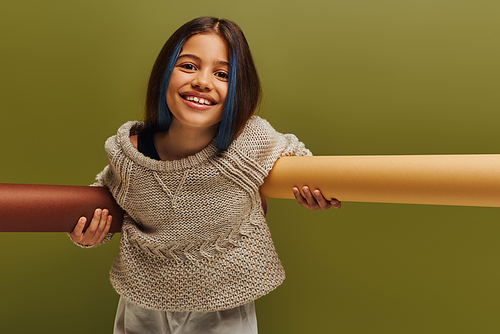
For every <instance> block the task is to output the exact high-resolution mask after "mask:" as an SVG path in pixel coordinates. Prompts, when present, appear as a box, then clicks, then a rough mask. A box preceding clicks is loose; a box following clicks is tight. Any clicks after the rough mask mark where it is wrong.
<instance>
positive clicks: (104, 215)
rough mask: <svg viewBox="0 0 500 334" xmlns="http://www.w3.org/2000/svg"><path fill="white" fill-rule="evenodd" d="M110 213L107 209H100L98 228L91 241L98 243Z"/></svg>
mask: <svg viewBox="0 0 500 334" xmlns="http://www.w3.org/2000/svg"><path fill="white" fill-rule="evenodd" d="M108 214H109V211H108V210H107V209H104V210H100V215H99V217H98V221H97V228H96V230H95V232H94V234H93V235H92V237H91V239H90V242H91V243H92V244H97V243H98V240H99V239H100V237H101V234H102V232H103V231H104V228H105V227H106V223H107V220H108Z"/></svg>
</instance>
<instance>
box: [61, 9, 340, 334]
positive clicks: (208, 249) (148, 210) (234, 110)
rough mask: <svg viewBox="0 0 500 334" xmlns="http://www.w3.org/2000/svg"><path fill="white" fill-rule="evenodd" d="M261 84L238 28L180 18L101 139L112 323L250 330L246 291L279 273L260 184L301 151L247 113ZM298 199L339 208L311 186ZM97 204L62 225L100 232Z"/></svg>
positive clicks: (78, 239) (84, 237) (158, 329)
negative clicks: (118, 120) (114, 243)
mask: <svg viewBox="0 0 500 334" xmlns="http://www.w3.org/2000/svg"><path fill="white" fill-rule="evenodd" d="M260 93H261V90H260V83H259V78H258V75H257V71H256V69H255V66H254V63H253V60H252V56H251V54H250V50H249V47H248V44H247V42H246V39H245V37H244V35H243V33H242V31H241V30H240V29H239V27H238V26H237V25H236V24H235V23H233V22H231V21H228V20H219V19H216V18H213V17H201V18H197V19H194V20H192V21H190V22H188V23H186V24H184V25H183V26H182V27H180V28H179V29H178V30H177V31H176V32H175V33H174V34H173V35H172V36H171V37H170V38H169V40H168V41H167V42H166V44H165V45H164V47H163V49H162V50H161V52H160V54H159V56H158V58H157V60H156V62H155V64H154V67H153V70H152V73H151V78H150V81H149V86H148V92H147V101H146V114H145V121H144V123H142V122H128V123H126V124H124V125H123V126H122V127H120V129H119V130H118V133H117V135H115V136H113V137H111V138H109V139H108V140H107V141H106V145H105V148H106V152H107V154H108V158H109V165H108V166H107V167H106V168H105V169H104V170H103V171H102V172H101V173H100V174H99V175H98V176H97V179H96V180H97V182H96V183H95V185H101V186H106V187H108V188H109V190H110V191H111V193H112V194H113V196H114V198H115V199H116V201H117V202H118V204H119V205H120V206H121V207H122V208H123V209H124V210H125V211H126V215H125V218H124V222H123V227H122V233H121V239H120V251H119V254H118V256H117V258H116V260H115V262H114V264H113V266H112V268H111V272H110V279H111V283H112V285H113V287H114V288H115V290H116V291H117V292H118V293H119V294H120V296H121V297H120V302H119V306H118V311H117V316H116V320H115V333H171V332H172V333H173V332H175V333H256V332H257V323H256V318H255V310H254V304H253V301H254V300H255V299H257V298H259V297H261V296H263V295H264V294H267V293H268V292H270V291H272V290H273V289H275V288H276V287H277V286H278V285H280V284H281V283H282V281H283V280H284V278H285V275H284V270H283V267H282V266H281V263H280V261H279V259H278V255H277V254H276V251H275V249H274V245H273V242H272V240H271V235H270V233H269V230H268V227H267V224H266V221H265V218H264V217H265V211H266V202H265V199H261V197H260V194H259V187H260V186H261V185H262V183H263V180H264V178H265V177H266V175H267V174H268V172H269V171H270V170H271V168H272V167H273V165H274V163H275V162H276V160H277V159H278V158H280V157H282V156H286V155H310V154H311V153H310V152H309V151H308V150H307V149H306V148H305V147H304V145H303V144H302V143H301V142H299V141H298V140H297V138H296V137H295V136H294V135H290V134H288V135H283V134H280V133H278V132H276V131H275V130H274V129H273V128H272V127H271V126H270V125H269V123H267V122H266V121H265V120H263V119H261V118H259V117H256V116H252V115H253V113H254V111H255V109H256V107H257V105H258V102H259V99H260ZM302 190H303V195H302V194H301V193H300V191H299V189H298V188H294V189H293V192H294V194H295V197H296V199H297V201H298V203H299V204H301V205H302V206H304V207H306V208H308V209H316V210H322V209H327V208H329V207H332V206H333V207H337V208H338V207H340V202H339V201H337V200H335V199H333V200H331V201H328V200H326V199H325V198H324V197H323V196H322V194H321V192H320V191H319V190H317V189H316V190H314V191H312V192H311V191H310V190H309V189H308V188H307V187H303V188H302ZM111 220H112V218H111V216H110V215H109V214H108V211H107V210H106V209H104V210H101V209H97V210H96V211H95V214H94V217H93V218H92V221H91V223H90V226H89V228H88V229H87V230H86V232H83V227H84V225H85V222H86V219H85V217H82V218H80V220H79V221H78V223H77V225H76V227H75V229H74V230H73V232H72V233H71V234H70V237H71V239H72V240H73V242H75V243H77V244H79V245H80V246H82V247H93V246H96V245H99V244H102V243H104V242H106V241H107V240H109V239H110V238H111V236H112V234H109V233H108V230H109V227H110V224H111Z"/></svg>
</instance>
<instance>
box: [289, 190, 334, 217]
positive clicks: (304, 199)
mask: <svg viewBox="0 0 500 334" xmlns="http://www.w3.org/2000/svg"><path fill="white" fill-rule="evenodd" d="M302 192H303V193H304V196H302V194H301V193H300V191H299V188H297V187H293V194H294V196H295V199H296V200H297V202H298V203H299V204H300V205H301V206H303V207H304V208H306V209H309V210H318V211H320V210H326V209H330V208H331V207H334V208H335V209H340V206H341V203H340V201H339V200H337V199H335V198H333V199H331V200H330V201H329V200H327V199H326V198H325V197H324V196H323V194H322V193H321V190H319V189H315V190H314V191H312V192H311V190H310V189H309V187H308V186H304V187H302Z"/></svg>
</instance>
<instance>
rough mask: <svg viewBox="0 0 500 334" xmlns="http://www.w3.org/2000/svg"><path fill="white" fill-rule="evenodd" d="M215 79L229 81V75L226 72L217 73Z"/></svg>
mask: <svg viewBox="0 0 500 334" xmlns="http://www.w3.org/2000/svg"><path fill="white" fill-rule="evenodd" d="M215 76H216V77H219V78H220V79H224V80H228V79H229V74H227V73H226V72H217V73H215Z"/></svg>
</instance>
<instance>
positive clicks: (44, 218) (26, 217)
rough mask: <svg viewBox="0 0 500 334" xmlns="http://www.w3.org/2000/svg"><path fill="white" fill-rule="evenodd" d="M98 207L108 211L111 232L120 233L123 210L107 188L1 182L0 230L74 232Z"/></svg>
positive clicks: (89, 218) (88, 220) (88, 221)
mask: <svg viewBox="0 0 500 334" xmlns="http://www.w3.org/2000/svg"><path fill="white" fill-rule="evenodd" d="M96 208H102V209H108V210H109V212H110V213H111V215H112V216H113V223H112V225H111V230H110V232H119V231H120V229H121V223H122V221H123V210H122V209H121V208H120V207H119V206H118V204H116V202H115V200H114V199H113V197H112V196H111V194H110V193H109V191H108V189H107V188H104V187H90V186H55V185H38V184H8V183H0V232H71V231H72V230H73V228H74V227H75V225H76V223H77V222H78V219H79V218H80V217H81V216H85V217H87V225H88V224H89V223H90V220H91V219H92V217H93V215H94V211H95V209H96Z"/></svg>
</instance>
